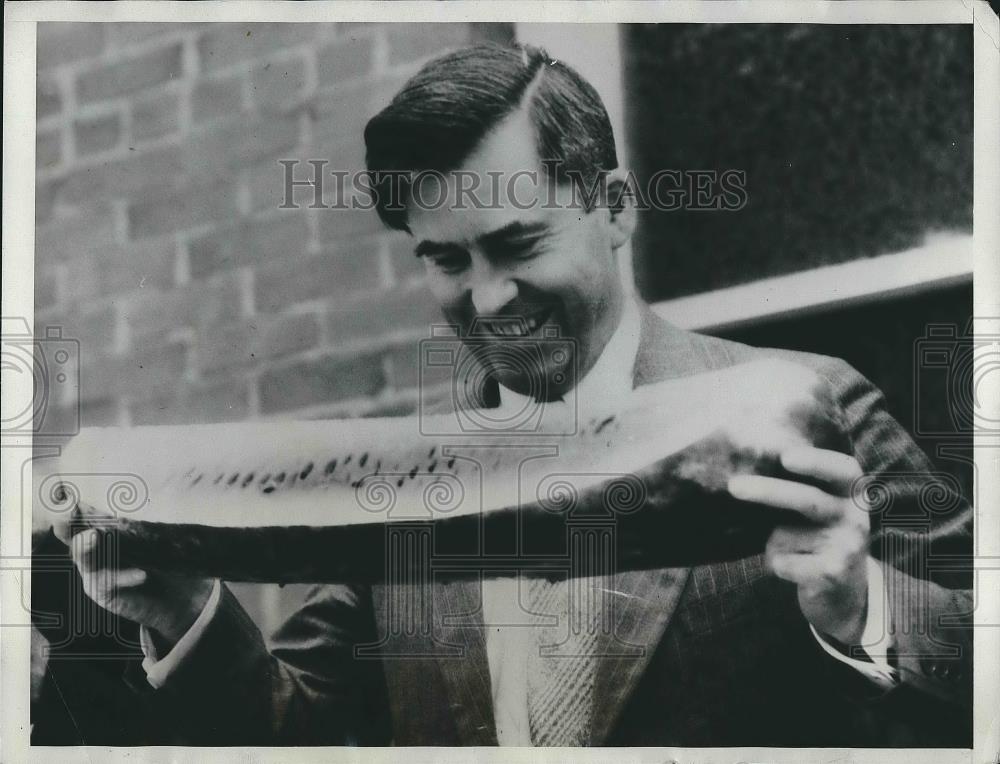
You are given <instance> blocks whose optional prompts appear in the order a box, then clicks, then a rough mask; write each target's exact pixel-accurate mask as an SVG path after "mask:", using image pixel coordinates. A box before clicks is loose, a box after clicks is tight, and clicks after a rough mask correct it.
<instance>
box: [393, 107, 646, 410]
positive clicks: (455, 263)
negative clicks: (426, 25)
mask: <svg viewBox="0 0 1000 764" xmlns="http://www.w3.org/2000/svg"><path fill="white" fill-rule="evenodd" d="M541 168H542V166H541V162H540V160H539V157H538V154H537V152H536V149H535V137H534V131H533V128H532V126H531V123H530V121H529V118H528V116H527V114H526V113H524V112H522V111H518V112H515V114H513V115H511V116H510V117H509V118H508V119H506V120H505V121H504V122H502V123H501V124H500V125H499V126H498V127H497V128H496V129H495V130H494V131H492V132H491V133H490V134H488V135H487V136H486V137H485V138H484V139H483V141H482V143H481V144H480V146H479V147H478V148H477V149H476V150H475V151H474V152H473V153H472V154H471V155H470V156H469V157H468V159H467V160H466V161H465V163H464V164H463V165H462V166H461V167H460V168H459V169H458V170H456V171H455V172H454V173H450V174H448V175H446V176H444V179H443V180H438V179H435V178H434V177H433V176H425V177H424V180H423V181H422V182H421V185H420V188H419V198H418V195H417V194H414V199H413V200H411V203H410V206H409V208H408V218H409V227H410V231H411V232H412V234H413V236H414V239H415V242H416V253H417V255H418V256H419V257H421V259H422V260H423V261H424V263H425V265H426V269H427V275H428V283H429V286H430V288H431V290H432V291H433V293H434V295H435V296H436V297H437V300H438V301H439V302H440V304H441V307H442V310H443V312H444V314H445V317H446V318H447V319H448V321H449V322H451V323H454V324H457V325H458V326H459V327H461V329H462V335H463V337H466V341H467V343H468V344H469V345H470V346H474V347H475V348H476V354H477V357H478V358H479V359H480V360H481V361H483V363H484V364H485V365H486V366H487V367H488V368H489V370H490V372H491V374H492V376H494V377H495V378H496V379H497V380H498V381H499V382H500V383H501V384H502V385H504V386H505V387H507V388H509V389H512V390H515V391H517V392H520V393H522V394H532V393H536V394H537V393H538V392H539V390H541V394H542V395H546V396H548V397H556V396H559V395H561V394H562V393H563V392H565V391H566V390H568V389H570V388H571V387H572V386H573V385H575V384H576V381H577V378H576V377H575V376H574V375H579V376H582V375H583V374H586V372H587V371H589V370H590V368H591V367H592V366H593V364H594V362H595V361H596V360H597V358H598V357H599V356H600V353H601V351H602V350H603V348H604V346H605V344H606V343H607V342H608V340H609V339H610V337H611V335H612V333H613V332H614V330H615V327H616V326H617V324H618V320H619V318H620V315H621V308H622V302H623V296H624V294H623V289H622V284H621V279H620V277H619V272H618V264H617V259H616V257H615V250H616V249H617V248H618V247H620V246H621V245H622V244H624V243H625V241H627V239H628V235H629V234H630V233H631V229H630V227H623V226H622V224H621V221H620V219H619V220H618V222H617V224H616V223H615V220H616V218H615V216H613V215H612V214H611V212H610V211H609V210H608V209H607V208H606V207H595V208H593V209H592V210H591V211H590V212H587V211H586V210H585V209H584V208H583V206H582V205H581V204H579V203H576V204H573V203H572V201H573V198H574V197H573V189H572V188H571V187H570V186H569V185H565V186H560V187H558V188H552V187H551V186H550V184H549V183H548V181H547V179H546V176H545V173H544V172H543V171H542V169H541ZM526 171H530V172H534V173H535V177H534V178H531V177H528V176H527V175H526ZM470 179H476V180H477V181H478V183H479V186H478V187H477V190H476V192H475V198H478V199H479V200H480V201H481V202H483V203H482V204H476V203H475V200H474V198H473V195H471V194H469V193H468V192H466V193H465V195H464V196H463V195H462V192H461V187H462V184H464V188H466V189H468V188H469V187H470V185H471V182H472V181H471V180H470ZM441 199H446V200H447V201H445V202H444V203H440V200H441ZM421 201H423V204H421V203H420V202H421ZM463 207H464V208H463ZM494 319H507V320H506V321H496V320H494ZM519 326H520V327H524V329H525V330H526V333H525V334H521V333H519V332H518V327H519ZM473 328H474V329H475V334H474V336H473V338H472V341H471V342H469V338H468V336H467V335H468V334H469V332H470V330H472V329H473ZM553 335H555V336H557V337H559V338H569V339H570V340H571V342H569V343H561V344H562V345H563V346H564V347H565V346H567V345H568V347H569V348H571V352H570V353H569V354H568V355H567V354H558V353H555V354H553V353H545V352H542V353H528V352H525V351H526V350H527V347H526V346H527V345H529V344H530V346H532V347H536V348H538V347H543V346H544V343H545V342H546V339H547V338H551V337H552V336H553ZM512 350H513V351H516V352H514V353H513V356H514V357H516V358H522V359H523V358H527V357H529V356H530V357H531V358H540V359H541V364H540V365H539V364H538V363H528V364H525V363H511V362H510V359H511V357H512V353H511V351H512ZM539 384H541V385H542V387H541V388H540V387H539Z"/></svg>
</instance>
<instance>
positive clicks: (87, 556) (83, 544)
mask: <svg viewBox="0 0 1000 764" xmlns="http://www.w3.org/2000/svg"><path fill="white" fill-rule="evenodd" d="M96 550H97V531H82V532H80V533H77V534H76V535H75V536H73V538H72V540H71V542H70V555H71V556H72V558H73V562H74V563H75V564H76V567H77V568H79V569H80V572H81V573H84V572H92V571H94V570H96V569H97V568H99V567H100V565H99V564H98V560H97V555H96Z"/></svg>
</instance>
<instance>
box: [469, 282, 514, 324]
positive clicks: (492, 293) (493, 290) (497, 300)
mask: <svg viewBox="0 0 1000 764" xmlns="http://www.w3.org/2000/svg"><path fill="white" fill-rule="evenodd" d="M515 297H517V284H516V283H514V280H513V279H511V278H508V277H507V276H504V275H502V274H497V273H494V272H487V273H483V274H482V275H481V276H480V277H479V278H478V279H477V280H476V283H475V284H474V285H473V287H472V305H473V307H475V309H476V313H478V314H479V315H480V316H494V315H497V314H498V313H500V312H501V311H502V310H503V308H504V307H505V306H506V305H507V304H508V303H509V302H511V301H512V300H513V299H514V298H515Z"/></svg>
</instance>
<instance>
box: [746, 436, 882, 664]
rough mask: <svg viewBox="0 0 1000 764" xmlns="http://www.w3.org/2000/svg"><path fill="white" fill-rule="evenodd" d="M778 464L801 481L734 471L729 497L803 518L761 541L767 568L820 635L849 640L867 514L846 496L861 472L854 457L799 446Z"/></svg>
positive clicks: (859, 608)
mask: <svg viewBox="0 0 1000 764" xmlns="http://www.w3.org/2000/svg"><path fill="white" fill-rule="evenodd" d="M781 463H782V466H784V468H785V469H786V470H787V471H788V472H790V473H793V474H794V475H801V476H803V477H804V478H807V479H808V482H797V481H795V480H784V479H780V478H773V477H763V476H760V475H737V476H734V477H732V478H731V479H730V481H729V491H730V493H731V494H732V495H733V496H735V497H736V498H737V499H741V500H743V501H750V502H754V503H757V504H765V505H768V506H772V507H779V508H782V509H789V510H793V511H795V512H799V513H800V514H802V516H803V517H804V518H805V519H807V520H809V521H810V522H809V523H807V524H803V525H800V526H790V525H789V526H780V527H778V528H776V529H775V530H774V532H773V533H772V534H771V537H770V539H768V542H767V549H766V553H765V556H766V559H767V565H768V567H769V568H770V569H771V571H773V573H774V574H775V575H776V576H778V577H780V578H783V579H786V580H788V581H791V582H793V583H795V584H796V585H797V586H798V597H799V607H800V608H801V609H802V614H803V615H804V616H805V617H806V620H808V621H809V623H811V624H812V626H813V628H815V629H816V630H817V631H818V632H820V633H821V634H825V635H827V636H830V637H833V638H834V639H836V640H838V641H840V642H841V643H843V644H847V645H853V644H857V643H858V642H859V641H860V639H861V635H862V633H863V631H864V627H865V617H866V615H867V608H868V579H867V560H868V540H869V518H868V513H867V512H865V511H864V510H863V509H862V508H861V507H860V506H858V504H856V503H855V502H854V501H853V500H852V499H851V490H852V487H853V486H854V484H855V482H856V481H857V479H858V478H860V477H861V476H862V474H863V472H862V470H861V467H860V465H859V464H858V462H857V460H856V459H855V458H854V457H852V456H848V455H847V454H842V453H839V452H837V451H827V450H824V449H820V448H812V447H802V448H795V449H791V450H788V451H786V452H784V453H783V454H782V455H781Z"/></svg>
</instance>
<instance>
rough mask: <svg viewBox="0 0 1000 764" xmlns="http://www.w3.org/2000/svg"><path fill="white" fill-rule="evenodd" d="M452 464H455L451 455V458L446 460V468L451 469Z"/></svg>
mask: <svg viewBox="0 0 1000 764" xmlns="http://www.w3.org/2000/svg"><path fill="white" fill-rule="evenodd" d="M454 466H455V457H454V456H453V457H451V459H449V460H448V469H451V468H452V467H454Z"/></svg>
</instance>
